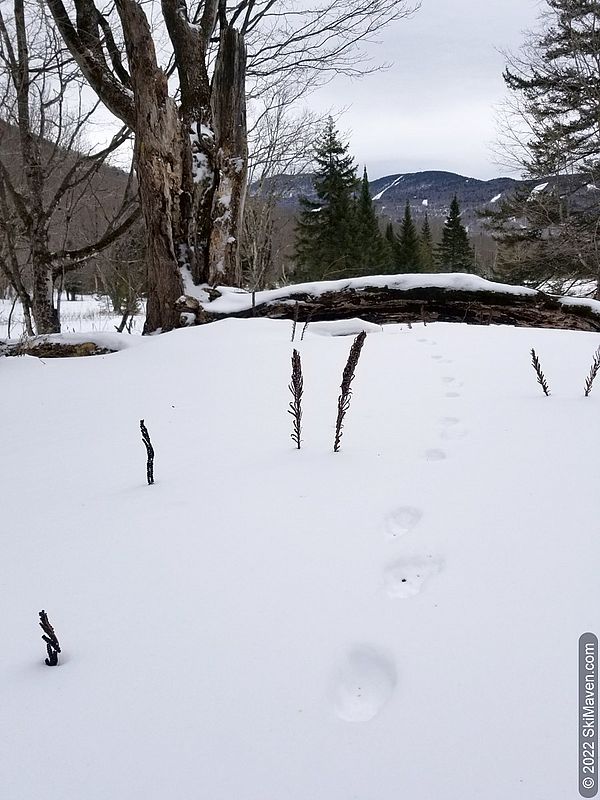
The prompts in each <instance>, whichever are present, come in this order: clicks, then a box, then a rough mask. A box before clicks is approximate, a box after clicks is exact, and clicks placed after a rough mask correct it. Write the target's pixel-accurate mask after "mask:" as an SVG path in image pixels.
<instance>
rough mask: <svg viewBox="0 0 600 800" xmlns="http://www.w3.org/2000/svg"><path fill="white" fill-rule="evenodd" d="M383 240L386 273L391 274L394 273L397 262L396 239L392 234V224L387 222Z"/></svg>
mask: <svg viewBox="0 0 600 800" xmlns="http://www.w3.org/2000/svg"><path fill="white" fill-rule="evenodd" d="M383 238H384V240H385V249H386V256H387V265H388V266H387V270H386V272H388V273H392V274H393V273H395V272H396V263H397V260H398V237H397V236H396V234H395V233H394V225H393V223H392V222H388V224H387V225H386V227H385V233H384V235H383Z"/></svg>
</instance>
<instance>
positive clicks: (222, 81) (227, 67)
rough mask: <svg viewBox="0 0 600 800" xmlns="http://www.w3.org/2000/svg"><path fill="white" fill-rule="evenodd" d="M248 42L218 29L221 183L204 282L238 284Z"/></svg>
mask: <svg viewBox="0 0 600 800" xmlns="http://www.w3.org/2000/svg"><path fill="white" fill-rule="evenodd" d="M245 91H246V46H245V44H244V38H243V36H242V35H241V34H240V33H239V32H238V31H236V30H235V29H234V28H232V27H231V26H227V27H226V28H224V30H223V31H222V32H221V41H220V47H219V55H218V57H217V63H216V65H215V74H214V78H213V117H214V125H215V138H216V145H217V157H216V158H217V168H218V170H219V183H218V186H217V189H216V191H215V194H214V198H213V211H212V232H211V238H210V249H209V272H208V282H209V283H211V284H214V283H228V284H230V285H233V286H239V285H240V283H241V278H242V271H241V265H240V253H239V241H238V238H239V234H240V233H241V230H242V215H243V213H244V201H245V199H246V184H247V180H248V144H247V142H248V132H247V128H246V95H245Z"/></svg>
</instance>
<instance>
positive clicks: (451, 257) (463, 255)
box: [436, 195, 475, 272]
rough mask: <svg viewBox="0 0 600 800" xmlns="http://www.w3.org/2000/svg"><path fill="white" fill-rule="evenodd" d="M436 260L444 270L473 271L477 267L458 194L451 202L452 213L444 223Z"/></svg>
mask: <svg viewBox="0 0 600 800" xmlns="http://www.w3.org/2000/svg"><path fill="white" fill-rule="evenodd" d="M436 261H437V264H438V265H439V267H440V269H441V270H442V271H444V272H471V271H472V270H473V269H474V267H475V256H474V254H473V250H472V248H471V245H470V243H469V236H468V234H467V230H466V228H465V226H464V225H463V224H462V222H461V218H460V206H459V204H458V198H457V197H456V195H454V197H453V199H452V202H451V203H450V213H449V214H448V216H447V218H446V222H445V223H444V230H443V232H442V243H441V244H440V245H438V247H437V248H436Z"/></svg>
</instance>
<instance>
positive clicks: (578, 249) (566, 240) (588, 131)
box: [504, 0, 600, 299]
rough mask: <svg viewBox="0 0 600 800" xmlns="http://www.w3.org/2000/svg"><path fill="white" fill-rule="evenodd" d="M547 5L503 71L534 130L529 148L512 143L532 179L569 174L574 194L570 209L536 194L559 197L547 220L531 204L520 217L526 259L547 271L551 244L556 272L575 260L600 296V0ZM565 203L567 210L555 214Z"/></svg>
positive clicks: (577, 271)
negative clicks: (597, 190) (598, 189)
mask: <svg viewBox="0 0 600 800" xmlns="http://www.w3.org/2000/svg"><path fill="white" fill-rule="evenodd" d="M546 6H547V8H546V9H545V11H544V12H542V15H541V20H542V28H541V31H540V32H539V33H536V34H530V35H529V37H528V39H527V41H526V43H525V47H524V48H523V52H522V53H521V54H519V55H517V56H514V57H512V58H511V59H510V63H509V66H508V68H507V69H506V71H505V73H504V80H505V82H506V84H507V86H508V88H509V89H511V90H512V91H513V92H516V93H517V94H518V95H519V98H518V100H517V102H516V103H515V105H516V106H517V107H518V114H519V118H524V119H525V121H526V123H527V128H528V131H530V132H531V135H528V136H527V141H526V143H525V147H524V148H523V149H521V148H519V150H518V151H517V152H515V149H514V147H512V146H511V144H510V141H511V140H512V137H511V139H509V141H508V142H507V143H506V149H507V151H508V153H509V154H510V155H511V156H515V155H516V156H517V158H518V159H519V163H520V165H521V166H522V167H523V168H524V171H525V173H526V174H527V175H528V176H529V177H531V178H532V179H535V180H542V181H544V183H545V182H546V181H547V180H548V176H550V177H551V176H553V175H563V176H564V175H567V174H568V175H570V176H571V177H572V181H571V184H570V186H569V187H568V189H567V190H565V189H564V188H563V189H562V190H561V194H563V195H564V196H568V195H571V200H570V201H568V207H567V208H566V209H565V205H566V204H565V203H564V202H562V198H557V199H553V198H552V197H551V195H550V194H548V196H547V197H546V198H539V197H537V196H535V197H534V199H533V200H532V201H531V203H530V205H533V204H534V203H535V204H538V201H539V200H543V202H544V203H545V204H548V203H550V204H551V205H554V208H551V213H552V215H553V219H552V221H549V222H547V223H546V224H543V223H542V219H541V214H540V215H539V219H537V217H538V214H537V213H535V212H534V210H532V209H531V208H530V207H528V206H527V207H525V208H524V213H523V214H522V215H521V217H519V222H520V224H524V225H527V227H528V229H529V233H530V239H531V245H530V246H529V245H528V247H527V254H526V259H527V261H528V262H529V263H528V265H527V266H528V269H529V268H532V270H533V273H537V275H538V277H541V275H542V274H543V272H544V271H547V263H546V264H544V261H543V255H544V252H545V251H547V250H549V251H550V253H551V255H552V257H553V258H558V262H557V274H558V269H559V268H560V265H561V262H562V265H563V268H564V269H566V270H567V271H568V269H569V267H568V265H569V263H570V264H571V265H572V266H571V268H572V270H573V274H574V275H577V274H579V275H580V276H581V277H588V278H589V277H596V278H598V283H597V290H596V297H597V298H598V299H600V248H598V230H599V229H600V205H599V204H598V202H597V200H596V198H595V197H593V195H594V190H592V191H590V190H589V186H597V185H600V126H599V125H598V120H599V119H600V93H599V92H598V85H599V84H600V35H599V30H600V3H599V2H597V0H546ZM577 183H578V184H579V185H578V186H577ZM590 195H592V196H591V197H590ZM532 196H533V195H532ZM518 200H519V198H517V201H518ZM559 201H561V202H559ZM526 202H527V201H526ZM559 206H562V208H561V210H560V215H559V214H555V208H558V207H559ZM565 210H566V216H565ZM556 219H557V220H558V224H557V223H556V222H555V220H556ZM540 223H542V224H540ZM506 227H507V228H508V232H509V235H508V237H504V238H505V240H506V241H507V242H508V244H509V245H512V244H513V235H512V232H511V231H510V219H508V220H507V226H506ZM517 238H518V237H517ZM521 252H523V251H522V249H517V248H515V247H511V248H510V251H507V250H506V249H505V250H504V253H508V254H509V256H510V258H511V260H513V259H514V256H515V255H519V253H521ZM538 264H539V265H540V266H541V270H538V269H537V265H538Z"/></svg>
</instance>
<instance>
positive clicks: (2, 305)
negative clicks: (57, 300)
mask: <svg viewBox="0 0 600 800" xmlns="http://www.w3.org/2000/svg"><path fill="white" fill-rule="evenodd" d="M12 305H13V304H12V301H11V300H5V299H2V298H0V339H3V338H7V337H8V333H9V330H8V325H9V318H10V320H11V326H10V327H11V330H10V338H11V339H18V338H19V337H20V336H22V335H23V334H24V333H25V326H24V325H23V312H22V310H21V306H20V304H18V303H17V304H16V305H15V308H14V311H13V313H12V318H11V308H12ZM60 319H61V328H62V331H63V333H81V332H84V331H92V332H95V333H100V332H105V331H113V332H114V330H115V326H117V325H118V324H119V323H120V322H121V317H120V316H119V315H117V314H114V313H113V311H112V308H111V306H110V304H109V302H108V299H107V298H104V299H102V298H100V299H98V298H95V297H91V296H86V297H84V298H82V299H81V300H64V299H63V300H62V301H61V308H60ZM143 327H144V317H143V314H140V315H138V316H136V317H135V318H134V320H133V325H132V329H131V330H132V333H141V332H142V329H143Z"/></svg>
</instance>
